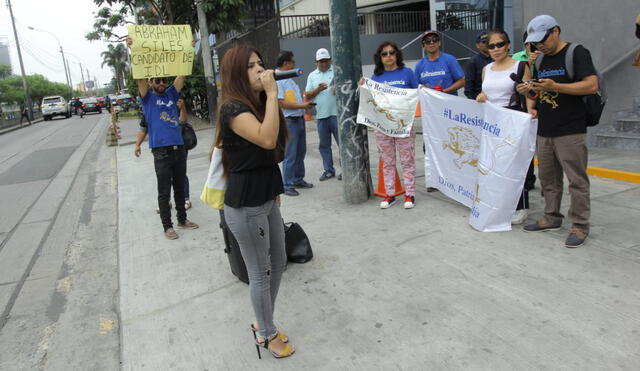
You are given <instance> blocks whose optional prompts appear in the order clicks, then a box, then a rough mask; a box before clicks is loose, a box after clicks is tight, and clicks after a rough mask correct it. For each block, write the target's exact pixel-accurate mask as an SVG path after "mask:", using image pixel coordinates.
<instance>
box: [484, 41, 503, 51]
mask: <svg viewBox="0 0 640 371" xmlns="http://www.w3.org/2000/svg"><path fill="white" fill-rule="evenodd" d="M505 45H507V43H506V42H504V41H500V42H499V43H495V44H488V45H487V49H491V50H493V49H495V48H498V49H500V48H503V47H504V46H505Z"/></svg>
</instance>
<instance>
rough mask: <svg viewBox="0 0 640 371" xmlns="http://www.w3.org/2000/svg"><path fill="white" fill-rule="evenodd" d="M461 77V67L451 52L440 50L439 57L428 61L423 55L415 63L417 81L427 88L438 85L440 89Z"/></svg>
mask: <svg viewBox="0 0 640 371" xmlns="http://www.w3.org/2000/svg"><path fill="white" fill-rule="evenodd" d="M461 77H464V72H463V71H462V67H460V64H459V63H458V61H457V60H456V58H455V57H454V56H453V55H451V54H447V53H442V52H441V53H440V57H438V59H436V60H435V61H430V60H429V58H428V57H424V58H422V59H421V60H420V61H419V62H418V64H417V65H416V78H417V79H418V83H420V84H422V85H424V86H425V87H427V88H432V87H434V86H436V85H440V86H442V89H446V88H448V87H450V86H451V85H453V83H454V82H456V81H458V80H460V78H461ZM450 94H453V95H458V92H457V91H454V92H451V93H450Z"/></svg>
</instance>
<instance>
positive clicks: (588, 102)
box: [536, 44, 607, 126]
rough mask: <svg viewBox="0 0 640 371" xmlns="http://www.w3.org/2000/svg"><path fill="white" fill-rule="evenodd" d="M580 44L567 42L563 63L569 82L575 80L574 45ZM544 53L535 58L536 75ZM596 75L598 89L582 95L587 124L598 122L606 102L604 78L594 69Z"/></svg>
mask: <svg viewBox="0 0 640 371" xmlns="http://www.w3.org/2000/svg"><path fill="white" fill-rule="evenodd" d="M578 45H580V44H569V48H568V49H567V54H566V55H565V60H564V65H565V68H566V70H567V76H568V77H569V80H570V81H571V82H575V81H577V80H574V77H575V76H574V71H573V70H574V66H575V65H574V64H573V63H574V61H573V55H574V53H575V50H576V47H577V46H578ZM543 57H544V54H542V55H540V56H539V57H538V59H536V75H537V73H538V71H539V70H540V65H541V64H542V58H543ZM596 75H597V76H598V91H597V92H596V93H595V94H589V95H583V96H582V102H583V103H584V107H585V111H586V113H587V121H586V124H587V126H596V125H598V123H599V122H600V116H602V111H603V110H604V105H605V104H606V103H607V93H606V90H605V84H604V78H603V77H602V75H601V74H600V73H599V72H598V71H596Z"/></svg>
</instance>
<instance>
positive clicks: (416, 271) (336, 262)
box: [117, 120, 640, 370]
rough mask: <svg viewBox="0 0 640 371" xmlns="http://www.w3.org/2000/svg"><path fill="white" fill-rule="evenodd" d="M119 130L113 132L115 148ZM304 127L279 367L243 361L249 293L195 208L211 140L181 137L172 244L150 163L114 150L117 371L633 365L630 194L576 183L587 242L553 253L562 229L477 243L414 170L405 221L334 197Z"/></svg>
mask: <svg viewBox="0 0 640 371" xmlns="http://www.w3.org/2000/svg"><path fill="white" fill-rule="evenodd" d="M129 123H132V124H131V127H130V125H129ZM133 123H134V121H132V120H129V121H123V122H122V123H121V127H122V130H123V137H124V140H123V143H124V142H125V141H127V140H128V139H127V138H129V139H131V138H130V136H131V135H135V130H137V128H135V127H134V126H133V125H134V124H133ZM135 125H137V122H135ZM307 127H308V131H309V132H308V135H307V142H308V149H307V158H306V161H305V164H306V167H307V177H306V180H307V181H309V182H312V183H314V184H315V187H314V188H313V189H310V190H301V191H300V193H301V195H300V196H299V197H285V198H284V202H283V206H282V214H283V216H284V219H285V221H296V222H299V223H300V224H301V225H302V226H303V228H304V229H305V231H306V232H307V234H308V235H309V238H310V239H311V242H312V245H313V249H314V253H315V258H314V259H313V260H312V261H311V262H309V263H307V264H304V265H297V264H290V265H289V267H288V270H287V271H286V272H285V275H284V277H283V282H282V286H281V290H280V296H279V298H278V302H277V308H276V320H277V323H278V324H279V325H280V328H281V329H282V330H283V331H285V332H286V333H287V334H288V335H289V337H290V338H291V341H292V343H293V344H294V345H295V346H296V348H297V352H296V354H295V355H294V356H292V357H290V358H288V359H283V360H276V359H275V358H273V357H271V355H269V354H268V353H265V352H263V359H262V360H258V359H257V355H256V350H255V347H254V346H253V344H252V341H253V337H252V335H251V332H250V330H249V324H250V323H251V322H252V321H253V318H254V316H253V311H252V308H251V305H250V302H249V292H248V286H247V285H245V284H244V283H242V282H240V281H238V280H237V279H236V278H235V277H234V276H233V275H232V274H231V272H230V269H229V264H228V261H227V258H226V256H225V254H224V252H223V249H224V242H223V239H222V234H221V232H220V229H219V227H218V222H219V221H218V213H217V211H216V210H213V209H211V208H210V207H209V206H207V205H205V204H203V203H201V202H200V201H199V194H200V191H201V190H202V187H203V184H204V181H205V177H206V175H207V170H208V159H207V152H208V149H209V145H210V143H211V142H212V139H213V130H212V129H208V130H200V131H198V136H199V138H198V139H199V145H198V147H197V148H195V149H194V150H193V151H191V152H190V154H189V161H188V168H189V169H188V174H189V179H190V183H191V199H192V201H193V203H194V208H193V209H191V210H189V212H188V214H189V219H190V220H193V221H195V222H197V223H199V224H200V226H201V228H200V229H197V230H193V231H191V230H189V231H182V230H179V231H178V233H179V234H180V238H179V239H178V240H175V241H168V240H166V239H165V238H164V235H163V233H162V226H161V224H160V219H159V217H158V215H157V214H156V213H155V208H156V205H157V201H156V197H157V194H156V182H155V173H154V170H153V159H152V156H151V153H150V151H148V150H147V149H145V150H143V155H142V157H141V158H135V157H134V155H133V146H132V145H121V146H119V147H117V154H118V192H119V221H118V225H119V256H120V259H119V263H120V310H121V323H120V325H121V326H120V328H121V332H122V362H123V369H125V370H141V369H147V370H194V369H202V370H248V369H258V368H261V369H273V370H275V369H278V370H390V369H395V370H450V369H454V370H469V369H473V370H528V369H531V370H534V369H584V370H593V369H600V370H614V369H638V368H640V347H639V346H638V344H640V291H639V290H638V287H640V238H639V236H640V234H639V233H638V231H637V228H638V225H640V184H636V183H625V182H620V181H615V180H610V179H604V178H597V177H591V184H592V188H591V194H592V228H591V235H590V237H589V239H588V242H587V244H586V245H585V246H584V247H582V248H578V249H566V248H564V239H565V237H566V234H567V229H566V228H567V227H569V226H570V222H569V221H568V220H567V221H565V223H564V226H565V229H563V230H561V231H557V232H546V233H541V234H535V233H524V232H522V231H521V230H520V228H516V229H515V230H513V231H511V232H503V233H480V232H476V231H475V230H473V229H472V228H471V227H470V226H469V225H468V222H467V220H468V215H469V210H468V209H467V208H465V207H464V206H462V205H460V204H458V203H456V202H454V201H452V200H449V199H447V198H446V197H444V196H443V195H442V194H440V193H426V190H425V189H424V167H423V160H422V158H417V159H416V161H417V164H416V166H417V169H418V176H419V178H418V194H417V195H416V201H417V205H416V207H415V209H412V210H404V209H403V208H402V206H401V204H400V205H396V206H394V207H392V208H390V209H388V210H380V209H379V207H378V204H379V202H380V199H379V198H372V199H370V200H369V201H368V202H366V203H364V204H361V205H347V204H345V203H344V202H343V200H342V188H341V187H342V182H340V181H338V180H336V179H335V178H334V179H331V180H328V181H326V182H322V183H320V182H318V181H317V178H318V177H319V176H320V174H321V172H322V165H321V159H320V155H319V153H318V150H317V147H318V137H317V133H316V132H315V130H314V129H315V125H314V124H313V123H311V122H310V123H307ZM133 128H135V129H133ZM130 130H133V131H130ZM132 133H133V134H132ZM369 140H370V145H369V148H370V154H371V165H372V178H373V182H374V183H373V184H377V174H378V169H377V165H378V160H377V157H378V156H377V151H376V149H375V148H376V147H375V143H374V139H373V135H372V133H370V135H369ZM421 140H422V139H421V138H420V137H418V138H417V143H418V144H417V145H416V148H417V150H416V152H417V154H418V156H417V157H421V156H419V155H420V154H421V151H420V150H419V149H418V148H421V147H422V145H421ZM334 147H335V146H334ZM334 149H335V148H334ZM334 152H335V151H334ZM591 154H592V156H591V158H592V164H593V165H599V164H597V163H596V162H597V161H602V163H605V162H606V163H610V164H614V165H615V164H620V163H625V164H626V165H625V166H627V168H623V169H622V170H627V171H640V165H638V163H637V162H638V161H637V156H635V157H633V156H629V157H628V158H626V157H625V156H626V155H625V154H624V153H614V152H608V153H603V154H598V151H591ZM336 158H337V153H336ZM634 166H635V168H634ZM530 195H531V210H530V211H531V214H532V217H530V220H533V218H534V217H537V216H539V215H540V213H541V210H542V207H543V200H542V199H541V197H540V193H539V189H537V190H535V191H532V192H531V193H530ZM568 202H569V197H568V195H567V197H566V198H565V202H564V205H565V207H564V210H565V212H566V209H567V205H568ZM174 221H175V219H174Z"/></svg>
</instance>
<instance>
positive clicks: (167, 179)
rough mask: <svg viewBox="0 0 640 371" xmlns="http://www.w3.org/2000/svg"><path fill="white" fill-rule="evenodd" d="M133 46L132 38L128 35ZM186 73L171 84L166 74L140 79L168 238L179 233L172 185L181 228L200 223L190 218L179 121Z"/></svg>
mask: <svg viewBox="0 0 640 371" xmlns="http://www.w3.org/2000/svg"><path fill="white" fill-rule="evenodd" d="M127 45H128V46H129V47H131V39H130V38H127ZM184 81H185V77H184V76H177V77H176V78H175V80H174V81H173V84H172V85H170V84H169V81H168V79H167V78H166V77H158V78H151V79H149V80H144V79H139V80H137V84H138V90H139V91H140V96H141V97H142V110H143V112H144V118H145V121H146V122H147V130H148V135H149V147H150V148H151V152H152V153H153V162H154V166H155V170H156V179H157V182H158V208H159V209H160V220H161V221H162V227H163V228H164V235H165V237H166V238H167V239H170V240H174V239H176V238H178V237H179V236H178V234H177V233H176V231H175V229H173V223H172V221H171V209H170V207H169V201H170V198H171V187H173V197H174V201H175V205H176V211H177V213H178V225H177V227H178V228H181V229H196V228H198V225H197V224H196V223H193V222H191V221H189V220H188V219H187V212H186V209H185V202H184V179H185V175H186V173H187V150H186V148H185V147H184V141H183V140H182V128H181V127H180V124H179V113H178V107H177V101H178V99H179V98H180V90H182V87H183V86H184ZM144 136H145V132H144V131H140V132H138V138H137V139H136V148H135V151H134V154H135V155H136V157H139V156H140V152H141V150H140V144H141V143H142V141H143V140H144Z"/></svg>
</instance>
